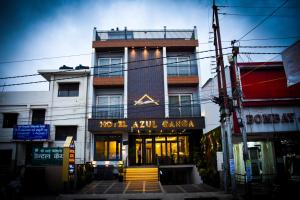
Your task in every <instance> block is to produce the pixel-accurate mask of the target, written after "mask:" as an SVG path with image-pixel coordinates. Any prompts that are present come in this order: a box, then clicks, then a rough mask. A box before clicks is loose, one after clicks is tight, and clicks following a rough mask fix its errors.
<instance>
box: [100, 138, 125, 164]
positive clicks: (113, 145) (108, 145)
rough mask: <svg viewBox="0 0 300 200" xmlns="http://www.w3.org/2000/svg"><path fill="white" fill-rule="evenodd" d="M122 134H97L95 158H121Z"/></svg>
mask: <svg viewBox="0 0 300 200" xmlns="http://www.w3.org/2000/svg"><path fill="white" fill-rule="evenodd" d="M121 141H122V137H121V136H96V137H95V160H102V161H103V160H120V159H121V153H122V152H121Z"/></svg>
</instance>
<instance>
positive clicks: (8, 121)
mask: <svg viewBox="0 0 300 200" xmlns="http://www.w3.org/2000/svg"><path fill="white" fill-rule="evenodd" d="M18 115H19V114H18V113H3V124H2V128H13V127H14V125H16V124H17V121H18Z"/></svg>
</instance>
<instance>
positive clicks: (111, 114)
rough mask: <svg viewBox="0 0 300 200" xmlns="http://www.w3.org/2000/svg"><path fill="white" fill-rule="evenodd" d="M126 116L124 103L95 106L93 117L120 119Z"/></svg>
mask: <svg viewBox="0 0 300 200" xmlns="http://www.w3.org/2000/svg"><path fill="white" fill-rule="evenodd" d="M123 117H124V107H123V105H112V106H93V111H92V118H93V119H120V118H123Z"/></svg>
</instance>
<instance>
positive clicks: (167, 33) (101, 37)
mask: <svg viewBox="0 0 300 200" xmlns="http://www.w3.org/2000/svg"><path fill="white" fill-rule="evenodd" d="M138 39H184V40H194V39H196V38H195V30H193V29H188V30H167V29H163V30H130V31H129V30H127V29H125V30H111V31H97V32H96V41H106V40H138Z"/></svg>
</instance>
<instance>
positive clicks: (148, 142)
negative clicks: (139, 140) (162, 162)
mask: <svg viewBox="0 0 300 200" xmlns="http://www.w3.org/2000/svg"><path fill="white" fill-rule="evenodd" d="M145 140H146V164H148V165H149V164H152V163H153V156H152V149H153V148H152V138H146V139H145Z"/></svg>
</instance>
